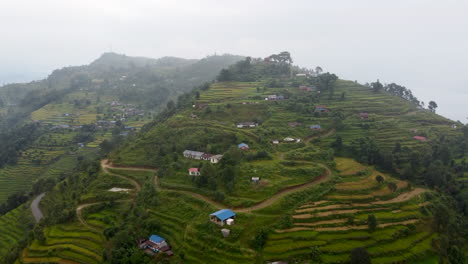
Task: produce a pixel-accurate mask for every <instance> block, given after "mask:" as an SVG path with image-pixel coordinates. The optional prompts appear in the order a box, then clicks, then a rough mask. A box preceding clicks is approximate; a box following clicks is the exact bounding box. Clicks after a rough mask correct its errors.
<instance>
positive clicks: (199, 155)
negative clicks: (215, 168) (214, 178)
mask: <svg viewBox="0 0 468 264" xmlns="http://www.w3.org/2000/svg"><path fill="white" fill-rule="evenodd" d="M183 155H184V157H186V158H188V159H196V160H209V161H210V162H211V163H218V162H219V161H220V160H221V159H222V158H223V155H221V154H216V155H215V154H210V153H205V152H201V151H195V150H184V152H183ZM188 174H189V175H190V176H200V169H199V168H189V169H188Z"/></svg>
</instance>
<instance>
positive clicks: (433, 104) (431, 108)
mask: <svg viewBox="0 0 468 264" xmlns="http://www.w3.org/2000/svg"><path fill="white" fill-rule="evenodd" d="M427 108H429V111H431V112H432V113H435V111H436V109H437V103H436V102H434V101H430V102H429V104H428V105H427Z"/></svg>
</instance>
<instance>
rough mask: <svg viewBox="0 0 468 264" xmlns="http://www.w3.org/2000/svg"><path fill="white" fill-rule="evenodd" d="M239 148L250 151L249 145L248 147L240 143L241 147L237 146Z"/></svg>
mask: <svg viewBox="0 0 468 264" xmlns="http://www.w3.org/2000/svg"><path fill="white" fill-rule="evenodd" d="M237 147H238V148H239V149H249V145H247V144H245V143H240V144H239V145H237Z"/></svg>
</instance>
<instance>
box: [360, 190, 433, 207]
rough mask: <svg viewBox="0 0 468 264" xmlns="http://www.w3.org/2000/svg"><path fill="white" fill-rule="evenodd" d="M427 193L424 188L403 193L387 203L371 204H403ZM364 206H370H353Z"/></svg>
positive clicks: (377, 202) (386, 201)
mask: <svg viewBox="0 0 468 264" xmlns="http://www.w3.org/2000/svg"><path fill="white" fill-rule="evenodd" d="M425 192H427V190H425V189H423V188H415V189H414V190H412V191H410V192H405V193H402V194H400V195H398V196H397V197H395V198H393V199H390V200H385V201H376V202H372V203H370V204H391V203H401V202H406V201H408V200H411V199H412V198H414V197H416V196H418V195H420V194H422V193H425ZM363 205H369V203H368V204H359V203H356V204H353V206H363Z"/></svg>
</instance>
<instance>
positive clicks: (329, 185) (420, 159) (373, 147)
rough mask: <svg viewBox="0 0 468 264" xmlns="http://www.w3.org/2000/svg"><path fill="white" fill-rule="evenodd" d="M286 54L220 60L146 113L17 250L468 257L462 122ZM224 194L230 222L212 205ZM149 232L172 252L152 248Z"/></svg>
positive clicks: (129, 256) (54, 194) (33, 257)
mask: <svg viewBox="0 0 468 264" xmlns="http://www.w3.org/2000/svg"><path fill="white" fill-rule="evenodd" d="M281 54H283V53H281ZM281 54H280V55H281ZM283 55H284V54H283ZM274 58H276V57H274ZM271 60H273V59H271ZM276 60H278V61H277V62H275V61H273V62H271V61H270V59H268V58H267V59H266V60H265V61H260V60H251V59H250V58H248V59H246V60H244V61H241V62H238V63H236V64H235V65H233V66H231V67H229V68H228V69H224V70H222V71H221V73H220V74H219V75H218V77H217V81H216V82H213V83H211V84H209V85H203V86H199V87H197V88H196V89H194V90H192V91H191V92H189V93H186V94H184V95H182V96H180V97H179V98H178V100H177V102H176V103H174V104H168V105H167V107H166V108H165V109H164V110H163V111H161V113H160V114H158V115H157V116H155V118H154V120H153V121H150V122H148V121H149V120H146V121H145V119H142V120H140V123H139V125H135V126H136V127H138V126H141V125H143V123H146V124H145V125H144V126H143V127H142V129H141V130H140V131H141V132H140V133H138V134H137V135H135V136H134V137H130V138H129V139H128V140H125V141H124V142H123V144H122V145H121V146H119V147H118V148H117V149H113V150H112V151H111V153H110V154H109V155H107V158H108V159H109V160H107V159H105V160H102V161H100V163H98V162H97V161H92V160H88V161H82V162H81V163H80V168H81V169H80V170H76V171H75V172H74V173H73V174H72V175H70V176H68V177H67V178H65V179H64V180H63V181H60V182H58V184H57V185H56V186H55V187H54V188H52V189H51V190H50V192H49V193H48V194H47V195H46V197H45V198H44V200H43V202H42V208H43V210H44V212H45V215H46V218H45V219H44V221H42V222H41V223H42V224H41V225H40V228H38V229H40V230H41V231H40V232H38V234H39V235H34V239H33V240H32V241H30V243H29V246H28V247H27V248H26V249H24V251H23V253H22V255H21V257H20V258H19V259H18V261H17V262H18V263H41V262H53V263H101V262H105V263H136V262H138V263H150V262H151V261H153V262H157V261H166V262H171V263H265V262H267V261H288V262H298V263H308V262H310V261H313V262H320V261H321V262H323V263H347V262H349V260H350V258H352V256H353V255H354V254H355V250H356V248H364V251H365V252H366V254H368V255H369V256H370V258H371V259H372V262H373V263H401V262H407V263H436V262H437V261H438V259H439V257H441V258H446V259H450V260H453V259H454V258H458V259H460V258H461V259H463V254H464V253H463V250H462V248H463V246H464V244H463V242H462V241H463V240H462V238H461V236H462V235H463V233H462V232H463V231H462V230H463V228H462V227H463V224H462V221H461V220H460V218H458V217H459V216H458V215H457V212H456V211H455V209H457V208H465V207H464V206H465V205H466V200H464V198H463V195H462V194H463V192H466V190H465V189H464V187H463V186H461V185H457V182H462V181H464V179H465V178H466V176H463V175H464V174H465V173H466V171H467V169H468V168H467V167H466V166H465V163H464V159H465V157H466V156H465V153H466V152H464V151H465V148H466V145H463V144H465V143H463V142H465V140H466V136H467V133H464V132H465V128H464V127H461V126H454V125H459V124H455V123H454V122H453V121H451V120H448V119H446V118H443V117H441V116H438V115H436V114H435V113H433V112H431V111H429V110H426V109H422V108H421V107H420V104H419V102H417V99H416V98H414V97H406V98H402V97H401V96H395V95H392V94H391V90H388V89H385V90H384V89H380V90H378V89H374V88H373V87H369V86H364V85H360V84H358V83H355V82H351V81H346V80H339V79H337V77H336V76H334V75H332V74H329V73H322V74H315V75H311V76H309V77H307V76H306V77H304V75H305V74H304V75H303V74H299V75H297V76H295V74H296V73H300V71H301V70H300V69H299V68H293V71H294V72H293V76H295V77H292V78H291V77H290V76H291V75H290V72H289V70H290V68H289V67H286V65H287V64H285V63H286V61H287V58H281V56H280V58H279V59H277V58H276ZM373 85H374V84H373ZM266 99H268V100H266ZM47 111H51V110H47ZM36 114H40V113H36ZM48 122H53V121H52V120H50V121H48ZM78 122H79V121H78ZM415 136H416V138H415ZM460 142H461V143H460ZM101 146H103V145H101ZM460 146H462V147H460ZM187 150H190V151H187ZM217 155H222V157H220V156H217ZM203 159H206V160H203ZM356 160H357V161H356ZM210 161H211V162H210ZM99 166H100V167H101V170H99ZM441 172H442V173H441ZM189 174H192V175H189ZM460 175H462V176H460ZM434 187H436V188H434ZM116 188H117V189H116ZM112 190H114V191H112ZM115 190H117V191H115ZM118 190H120V191H118ZM226 208H229V209H231V210H232V211H233V212H234V213H236V217H235V221H234V225H224V226H223V227H221V226H218V225H216V224H215V223H212V222H211V221H210V220H209V216H210V214H211V213H213V212H215V211H217V210H219V209H226ZM460 211H462V210H460ZM223 228H227V229H229V230H230V234H229V236H227V237H223V234H222V233H221V229H223ZM152 234H158V235H160V236H162V237H164V238H165V239H166V240H167V242H168V243H169V244H170V246H171V247H172V249H171V252H173V253H174V256H172V257H170V258H169V257H168V256H167V255H166V254H165V253H162V254H157V255H156V256H154V257H150V255H147V254H145V253H144V251H143V250H140V249H139V248H138V245H137V242H136V241H139V240H140V239H142V238H148V237H149V236H150V235H152ZM445 249H449V251H450V254H447V253H446V251H444V250H445ZM444 252H445V253H444Z"/></svg>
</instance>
